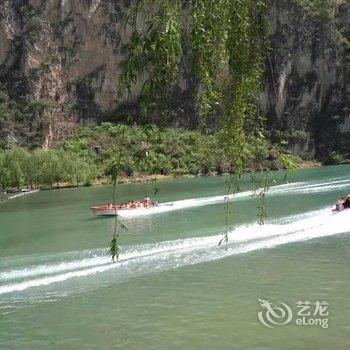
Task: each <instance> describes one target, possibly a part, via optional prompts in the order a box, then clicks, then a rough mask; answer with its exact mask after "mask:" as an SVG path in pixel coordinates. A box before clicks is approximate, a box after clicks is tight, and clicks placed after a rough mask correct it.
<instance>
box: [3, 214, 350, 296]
mask: <svg viewBox="0 0 350 350" xmlns="http://www.w3.org/2000/svg"><path fill="white" fill-rule="evenodd" d="M346 232H350V220H349V213H348V212H347V211H344V212H340V213H337V214H332V213H331V212H330V208H326V209H322V210H318V211H314V212H309V213H306V214H301V215H296V216H294V217H289V218H283V219H282V220H279V221H275V222H272V223H269V224H267V225H265V226H259V225H257V224H252V225H242V226H239V227H237V228H236V229H234V230H233V231H232V232H230V234H229V244H228V249H227V250H225V249H222V248H220V247H217V243H218V241H219V239H220V238H221V235H215V236H209V237H198V238H188V239H182V240H175V241H168V242H161V243H157V244H149V245H143V246H138V247H136V248H131V249H127V250H126V251H125V252H124V253H122V256H121V259H120V262H119V263H118V264H113V263H110V262H109V258H108V257H107V256H106V255H105V256H101V257H91V258H90V259H83V260H79V259H78V260H77V261H73V262H68V263H60V264H52V265H49V270H47V271H46V272H45V273H47V275H46V276H44V277H43V276H42V274H43V272H44V270H45V268H47V266H46V267H45V266H36V267H35V266H34V267H32V268H26V269H23V270H12V271H5V272H3V273H2V277H3V278H4V279H6V278H8V279H9V280H11V279H20V278H23V277H26V278H29V279H28V280H24V281H18V282H16V283H12V284H7V285H3V286H0V295H1V294H7V293H13V292H20V291H24V290H27V289H29V288H33V287H39V286H48V285H51V284H56V283H59V282H64V281H67V280H70V279H77V278H82V277H88V276H92V275H96V274H99V275H101V274H102V275H103V276H105V273H107V272H108V271H115V272H118V275H117V276H115V275H114V276H113V281H115V280H118V278H130V277H131V276H136V275H139V274H146V273H150V272H155V271H160V270H168V269H173V268H177V267H180V266H186V265H191V264H196V263H202V262H205V261H212V260H216V259H220V258H224V257H227V256H231V255H234V254H240V253H246V252H251V251H254V250H258V249H265V248H272V247H275V246H278V245H281V244H286V243H292V242H297V241H305V240H309V239H313V238H317V237H324V236H331V235H335V234H340V233H346ZM72 268H74V269H76V270H72ZM31 278H32V279H31ZM90 284H91V280H90V282H89V283H88V285H90Z"/></svg>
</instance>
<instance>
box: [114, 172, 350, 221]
mask: <svg viewBox="0 0 350 350" xmlns="http://www.w3.org/2000/svg"><path fill="white" fill-rule="evenodd" d="M349 187H350V179H343V178H334V179H331V180H327V181H322V182H319V181H311V182H294V183H288V184H283V185H277V186H273V187H271V188H270V189H269V191H268V192H267V196H278V195H286V194H288V195H297V194H310V193H320V192H329V191H334V190H339V189H343V188H344V189H345V188H349ZM261 191H262V189H257V190H256V191H244V192H239V193H236V194H234V195H229V196H227V195H220V196H213V197H203V198H191V199H184V200H179V201H174V202H167V203H162V204H160V205H158V206H156V207H152V208H147V209H146V208H140V209H133V210H124V211H120V212H119V213H118V215H119V216H120V217H122V218H126V219H128V218H135V217H141V216H148V215H154V214H161V213H167V212H171V211H177V210H183V209H190V208H194V207H201V206H206V205H212V204H220V203H225V202H226V201H230V202H231V201H235V200H243V199H248V198H250V197H253V196H254V195H257V194H259V192H261Z"/></svg>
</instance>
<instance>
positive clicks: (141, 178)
mask: <svg viewBox="0 0 350 350" xmlns="http://www.w3.org/2000/svg"><path fill="white" fill-rule="evenodd" d="M339 165H341V164H339ZM324 166H328V165H325V164H323V163H322V162H320V161H316V160H312V161H303V162H301V163H299V164H298V165H297V169H311V168H319V167H324ZM264 170H265V169H264ZM279 170H283V169H279ZM249 172H251V170H250V171H246V172H245V173H249ZM224 175H225V174H221V175H219V174H217V173H210V174H207V175H190V174H188V175H174V174H170V175H161V174H158V175H143V174H136V175H134V176H131V177H128V176H120V177H119V179H118V184H133V183H143V182H158V181H165V180H175V179H193V178H197V177H198V178H200V177H204V176H209V177H212V176H224ZM105 185H111V182H110V181H109V179H108V178H107V177H103V178H101V179H100V180H98V181H95V182H93V183H92V184H88V185H81V186H76V185H73V184H71V183H69V182H59V183H58V184H56V186H53V187H50V186H45V185H37V186H35V189H33V190H30V191H27V192H18V191H16V190H14V189H13V188H12V189H9V190H8V192H7V195H9V194H10V196H8V197H6V198H5V199H2V200H1V199H0V203H1V202H2V203H3V202H6V201H8V200H11V199H15V198H19V197H23V196H26V195H30V194H34V193H37V192H39V191H51V190H60V189H68V188H78V187H92V186H94V187H95V186H105ZM5 196H6V194H5Z"/></svg>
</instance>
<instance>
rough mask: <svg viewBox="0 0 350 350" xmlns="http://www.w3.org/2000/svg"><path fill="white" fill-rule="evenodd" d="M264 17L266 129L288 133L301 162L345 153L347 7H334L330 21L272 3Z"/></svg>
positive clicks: (349, 95) (349, 99)
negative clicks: (268, 30) (266, 40)
mask: <svg viewBox="0 0 350 350" xmlns="http://www.w3.org/2000/svg"><path fill="white" fill-rule="evenodd" d="M269 17H270V25H271V32H272V33H271V47H272V50H271V53H270V55H269V56H268V59H267V64H266V67H267V68H266V75H265V86H264V92H263V94H262V97H261V101H262V103H261V105H262V109H263V111H264V112H265V113H266V115H268V117H269V123H270V126H271V127H272V128H273V129H277V130H282V131H284V132H285V133H287V134H290V135H291V136H292V137H290V138H289V139H290V141H291V143H294V149H295V151H296V153H299V154H301V155H302V156H304V157H306V158H313V157H315V156H316V157H318V158H324V157H327V156H328V155H329V154H330V153H331V152H332V151H339V152H341V153H349V152H350V147H349V145H348V141H349V140H350V138H349V135H350V134H349V131H350V129H349V126H350V121H349V118H350V114H349V111H350V109H349V108H350V80H349V73H350V59H349V58H350V57H349V53H350V47H349V44H350V42H349V41H348V40H349V38H350V2H349V1H347V3H345V2H344V3H342V4H338V5H337V6H335V19H334V20H329V19H327V18H322V17H321V16H317V15H315V14H314V15H312V14H308V13H307V12H306V11H305V9H304V8H302V7H301V6H298V5H296V4H293V2H292V1H280V0H274V1H272V2H271V7H270V13H269ZM301 131H307V135H305V133H302V132H301ZM298 135H299V140H298ZM305 136H306V137H305ZM293 138H294V141H293Z"/></svg>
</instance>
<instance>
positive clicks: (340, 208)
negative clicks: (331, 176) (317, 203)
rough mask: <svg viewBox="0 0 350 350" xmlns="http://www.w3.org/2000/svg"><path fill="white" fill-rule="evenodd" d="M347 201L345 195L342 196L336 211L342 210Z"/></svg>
mask: <svg viewBox="0 0 350 350" xmlns="http://www.w3.org/2000/svg"><path fill="white" fill-rule="evenodd" d="M345 202H346V200H345V198H344V197H341V198H340V199H339V200H338V202H337V204H336V205H335V211H342V210H343V209H344V203H345Z"/></svg>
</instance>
